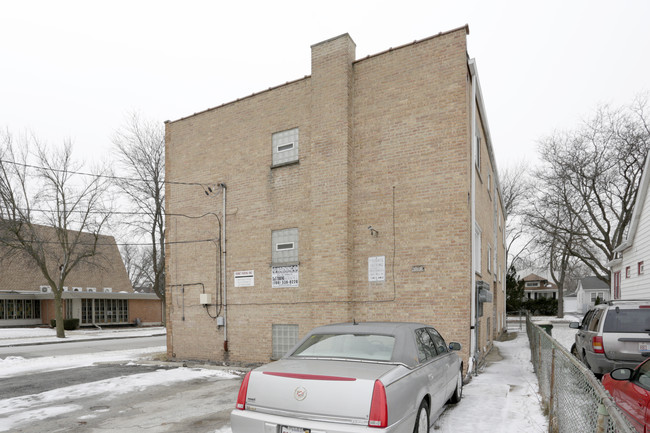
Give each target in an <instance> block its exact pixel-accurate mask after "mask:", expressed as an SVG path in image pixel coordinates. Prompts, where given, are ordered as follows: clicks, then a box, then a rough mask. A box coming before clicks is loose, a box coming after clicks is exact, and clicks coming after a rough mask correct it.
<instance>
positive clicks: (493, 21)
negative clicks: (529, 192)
mask: <svg viewBox="0 0 650 433" xmlns="http://www.w3.org/2000/svg"><path fill="white" fill-rule="evenodd" d="M649 18H650V1H647V0H637V1H628V0H617V1H611V0H610V1H595V0H589V1H587V0H579V1H573V0H563V1H556V0H545V1H537V2H532V1H524V0H518V1H486V0H482V1H458V0H455V1H408V0H400V1H397V0H393V1H355V0H347V1H339V0H328V1H307V0H302V1H281V0H278V1H259V2H257V1H255V2H253V1H249V2H247V1H229V2H223V1H187V0H186V1H176V2H171V1H160V0H158V1H145V0H138V1H133V0H131V1H121V0H117V1H111V2H99V1H87V0H84V1H65V0H57V1H29V0H22V1H19V0H7V1H2V2H1V3H0V65H1V67H0V127H3V128H9V130H10V131H12V132H13V133H22V132H25V131H26V130H29V131H32V132H34V133H35V134H36V135H37V136H38V137H40V138H41V139H43V140H45V141H47V142H49V143H51V144H59V143H61V142H62V141H63V140H64V139H66V138H70V139H72V141H73V142H74V145H75V151H76V152H77V153H78V156H80V157H83V158H85V159H87V160H99V159H110V158H111V155H110V150H111V136H112V134H113V132H114V131H115V130H116V129H117V128H119V127H120V125H122V124H123V123H124V119H125V116H126V115H127V114H128V113H131V112H133V111H138V112H140V113H141V114H142V115H143V116H144V117H147V118H150V119H154V120H159V121H161V122H162V121H164V120H175V119H178V118H180V117H184V116H187V115H191V114H192V113H195V112H198V111H202V110H205V109H207V108H210V107H215V106H217V105H220V104H222V103H225V102H228V101H231V100H233V99H236V98H239V97H244V96H247V95H249V94H251V93H253V92H258V91H260V90H263V89H266V88H268V87H271V86H276V85H279V84H282V83H284V82H286V81H291V80H294V79H297V78H301V77H303V76H305V75H309V74H310V73H311V72H310V54H311V52H310V46H311V45H312V44H314V43H317V42H320V41H323V40H325V39H329V38H330V37H333V36H337V35H340V34H342V33H346V32H347V33H349V34H350V36H351V37H352V39H353V40H354V41H355V43H356V45H357V51H356V52H357V58H361V57H365V56H366V55H369V54H374V53H377V52H380V51H383V50H386V49H387V48H389V47H396V46H399V45H403V44H405V43H409V42H412V41H414V40H416V39H423V38H426V37H428V36H431V35H434V34H437V33H439V32H442V31H447V30H450V29H454V28H457V27H460V26H463V25H465V24H468V25H469V28H470V34H469V36H468V45H469V55H470V56H471V57H473V58H475V59H476V61H477V65H478V70H479V77H480V80H481V85H482V87H483V93H484V100H485V106H486V109H487V116H488V122H489V126H490V130H491V134H492V140H493V144H494V149H495V153H496V158H497V164H498V166H499V168H500V169H503V168H504V167H506V166H508V165H512V164H515V163H517V162H518V161H520V160H522V159H523V158H527V159H528V160H531V159H534V157H535V156H534V155H535V153H536V142H537V140H539V139H540V138H542V137H544V136H546V135H549V134H551V133H552V132H553V131H554V130H556V129H566V128H571V127H572V126H574V125H576V124H577V123H578V122H580V121H581V119H584V118H587V117H589V116H590V114H591V113H593V111H594V109H595V107H596V106H597V105H598V104H603V103H611V104H613V105H621V104H625V103H628V102H630V101H631V100H632V99H633V98H634V97H635V96H636V95H638V94H640V93H642V92H647V91H649V90H650V54H649V51H650V50H649V49H650V24H648V19H649Z"/></svg>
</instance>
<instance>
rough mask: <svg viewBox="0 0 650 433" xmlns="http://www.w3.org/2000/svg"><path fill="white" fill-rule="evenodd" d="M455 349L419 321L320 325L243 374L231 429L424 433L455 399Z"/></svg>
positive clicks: (458, 393) (458, 380)
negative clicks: (282, 353) (281, 353)
mask: <svg viewBox="0 0 650 433" xmlns="http://www.w3.org/2000/svg"><path fill="white" fill-rule="evenodd" d="M457 350H460V344H459V343H450V344H449V345H447V344H446V343H445V341H444V339H443V338H442V336H441V335H440V334H439V333H438V332H437V331H436V330H435V329H434V328H433V327H431V326H428V325H424V324H421V323H393V322H374V323H343V324H336V325H327V326H321V327H319V328H316V329H314V330H312V331H311V332H310V333H309V334H307V335H306V336H305V337H304V338H303V339H302V340H301V341H300V342H299V343H298V344H297V345H296V346H295V347H294V348H293V349H291V350H290V351H289V352H288V353H287V355H285V357H283V358H282V359H280V360H279V361H276V362H272V363H270V364H266V365H264V366H262V367H259V368H256V369H254V370H252V371H250V372H249V373H248V374H247V375H246V376H245V378H244V380H243V382H242V385H241V388H240V390H239V395H238V397H237V404H236V408H235V409H234V410H233V411H232V413H231V415H230V420H231V425H232V431H233V433H248V432H251V433H252V432H259V433H321V432H323V433H324V432H328V433H329V432H335V433H338V432H340V433H344V432H345V433H355V432H377V431H380V432H381V431H384V432H409V433H410V432H418V433H420V432H428V431H429V426H430V424H431V422H432V421H433V420H435V419H436V418H437V417H438V416H439V415H440V413H441V412H442V410H443V409H444V405H445V403H446V402H451V403H457V402H459V401H460V399H461V397H462V392H463V380H462V378H463V364H462V361H461V359H460V357H459V356H458V354H457V353H455V352H456V351H457Z"/></svg>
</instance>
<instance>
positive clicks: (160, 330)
mask: <svg viewBox="0 0 650 433" xmlns="http://www.w3.org/2000/svg"><path fill="white" fill-rule="evenodd" d="M166 333H167V331H166V329H165V328H164V327H162V326H155V327H143V328H109V327H106V328H104V329H96V328H91V329H77V330H75V331H65V338H57V337H56V329H52V328H0V347H11V346H13V347H16V346H29V345H34V344H53V343H72V342H74V341H86V340H114V339H118V338H141V337H154V336H160V335H166Z"/></svg>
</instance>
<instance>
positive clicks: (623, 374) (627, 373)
mask: <svg viewBox="0 0 650 433" xmlns="http://www.w3.org/2000/svg"><path fill="white" fill-rule="evenodd" d="M633 372H634V371H633V370H632V369H631V368H617V369H616V370H614V371H612V372H611V373H609V375H610V376H611V377H612V379H615V380H630V379H631V378H632V373H633Z"/></svg>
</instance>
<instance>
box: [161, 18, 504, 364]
mask: <svg viewBox="0 0 650 433" xmlns="http://www.w3.org/2000/svg"><path fill="white" fill-rule="evenodd" d="M466 52H467V49H466V40H465V29H462V30H459V31H455V32H450V33H448V34H444V35H441V36H438V37H436V38H431V39H428V40H425V41H422V42H419V43H417V44H413V45H409V46H406V47H402V48H400V49H396V50H392V51H388V52H385V53H382V54H379V55H377V56H373V57H370V58H368V59H364V60H361V61H356V62H354V61H353V60H354V43H353V42H352V41H351V39H350V38H349V36H348V35H343V36H340V37H337V38H334V39H332V40H329V41H326V42H324V43H321V44H316V45H314V46H313V47H312V76H311V77H307V78H305V79H303V80H299V81H296V82H293V83H288V84H286V85H284V86H281V87H278V88H275V89H271V90H269V91H266V92H263V93H261V94H257V95H253V96H251V97H248V98H245V99H242V100H239V101H236V102H233V103H230V104H226V105H223V106H221V107H218V108H216V109H213V110H208V111H206V112H203V113H199V114H196V115H194V116H192V117H189V118H186V119H181V120H179V121H176V122H169V123H167V125H166V158H167V179H168V181H171V182H174V183H170V184H168V185H167V196H166V197H167V212H168V214H169V215H168V219H167V222H168V223H167V235H168V242H169V246H168V250H167V256H166V258H167V283H168V287H167V306H168V308H167V312H166V313H167V330H168V332H167V340H168V354H169V356H172V357H174V358H184V359H203V360H219V361H221V360H224V361H232V362H267V361H269V360H270V357H271V353H272V325H274V324H286V325H297V326H298V332H299V337H301V336H303V335H304V334H305V333H306V332H307V331H309V330H310V329H312V328H313V327H315V326H318V325H322V324H326V323H335V322H343V321H352V320H353V319H354V320H357V321H363V320H394V321H399V320H408V321H422V322H425V323H430V324H432V325H434V326H436V327H437V328H438V329H439V330H440V331H441V333H442V334H443V336H445V338H446V339H447V340H453V341H459V342H461V344H463V351H464V352H463V354H464V356H465V358H467V356H468V353H469V352H468V351H469V341H470V332H471V331H470V316H471V308H470V304H471V302H470V299H471V298H470V296H471V277H472V274H471V272H472V270H471V259H472V256H471V236H472V233H473V230H472V222H471V220H470V219H471V215H470V202H469V194H470V189H471V188H470V179H471V176H470V174H471V171H470V169H471V163H470V158H471V156H470V155H471V146H470V124H469V120H468V119H469V118H470V112H469V106H470V104H469V101H468V93H469V90H468V89H469V84H468V71H467V57H466ZM292 128H298V130H299V161H298V162H297V163H293V164H288V165H284V166H281V167H272V146H271V141H272V134H273V133H275V132H279V131H284V130H288V129H292ZM484 143H485V141H484ZM484 146H485V145H484ZM484 152H485V155H484V157H483V158H484V159H483V160H484V161H489V156H488V152H487V148H485V150H484ZM179 182H187V183H188V184H180V183H179ZM219 183H224V184H226V185H227V189H226V193H227V205H226V207H227V211H226V214H225V224H226V232H227V233H226V240H227V245H226V254H225V255H226V257H227V269H226V280H227V305H224V302H223V299H222V293H223V291H224V288H223V286H222V284H221V282H220V279H221V275H222V274H221V272H222V265H221V261H220V255H221V251H220V250H219V244H220V241H219V240H218V239H219V238H220V231H221V229H220V224H223V223H224V215H223V212H222V206H223V201H222V200H223V194H224V191H223V189H222V188H220V187H219V186H218V184H219ZM197 184H200V185H197ZM208 186H210V188H208ZM485 194H486V195H487V192H485ZM481 200H483V198H482V199H481ZM494 203H495V202H494V200H493V201H490V200H489V199H486V201H485V203H481V204H480V205H478V207H477V209H478V210H479V211H478V214H480V215H484V214H487V215H488V216H486V217H485V218H487V219H488V220H490V221H492V220H494V215H495V205H494ZM201 215H204V216H203V217H200V218H199V216H201ZM482 218H483V216H482ZM369 226H372V227H373V229H374V230H375V231H376V233H375V234H373V233H371V231H370V230H369V229H368V227H369ZM488 226H489V224H487V223H486V227H485V228H484V235H485V236H486V239H487V238H490V239H492V238H493V237H494V236H495V232H498V229H494V230H493V229H492V226H489V227H488ZM290 228H297V229H298V233H299V234H298V236H299V241H298V245H299V254H298V260H299V262H298V266H299V285H298V287H291V288H273V287H272V285H271V272H272V268H271V264H272V250H271V234H272V232H273V231H274V230H282V229H290ZM210 239H212V240H214V242H213V241H210ZM483 242H484V245H487V243H488V241H487V240H484V241H483ZM490 242H494V240H491V241H490ZM377 256H381V257H384V258H385V280H384V281H379V282H372V283H370V282H369V281H368V258H369V257H377ZM501 257H503V256H501ZM484 266H486V265H484ZM236 271H253V273H254V283H253V284H252V285H251V286H248V287H235V280H234V275H233V273H234V272H236ZM498 281H499V280H498V279H497V283H498ZM202 294H209V295H210V296H211V303H210V305H208V306H203V305H201V304H200V303H199V298H200V295H202ZM492 314H493V310H492V307H491V306H487V305H486V308H485V316H488V315H492ZM217 316H222V317H224V316H225V317H226V323H227V325H228V326H227V329H224V327H223V326H217V321H216V317H217ZM482 326H483V327H484V328H485V330H484V333H485V335H486V336H487V335H488V333H487V321H486V320H484V321H483V322H482ZM491 326H494V322H491ZM490 335H494V333H493V332H492V333H491V334H490ZM486 338H488V337H486ZM226 340H227V341H228V351H225V350H224V348H225V346H224V344H225V341H226ZM486 341H487V340H486Z"/></svg>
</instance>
